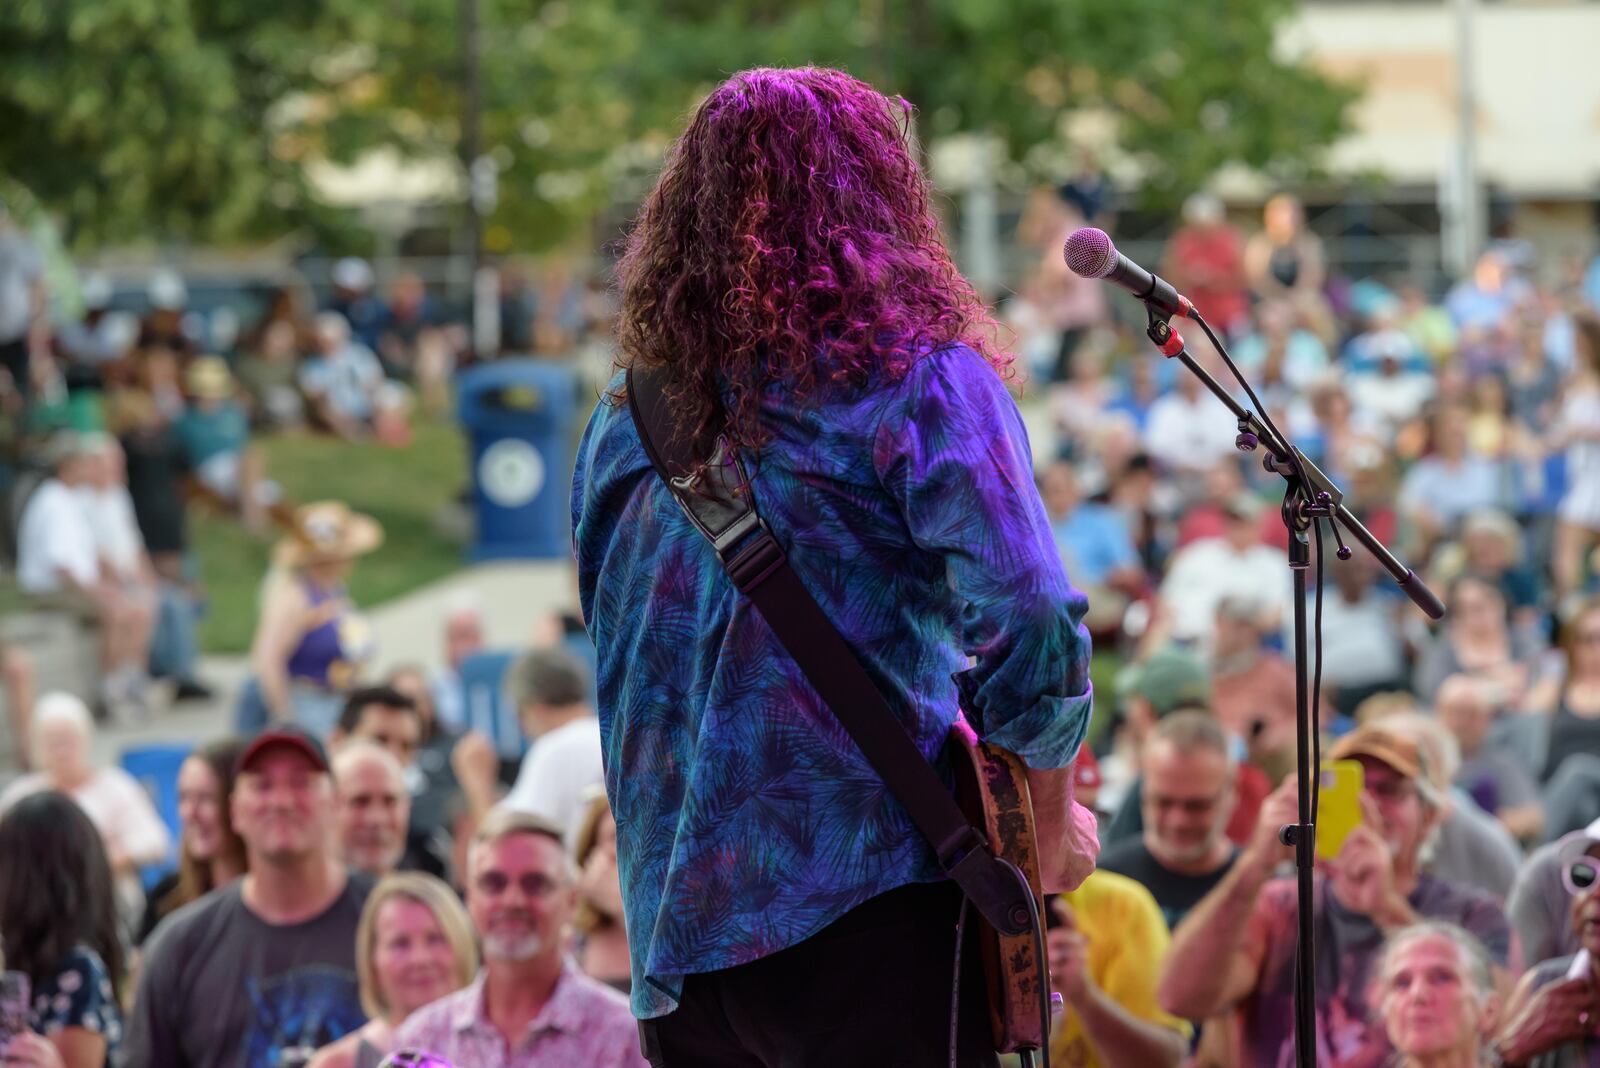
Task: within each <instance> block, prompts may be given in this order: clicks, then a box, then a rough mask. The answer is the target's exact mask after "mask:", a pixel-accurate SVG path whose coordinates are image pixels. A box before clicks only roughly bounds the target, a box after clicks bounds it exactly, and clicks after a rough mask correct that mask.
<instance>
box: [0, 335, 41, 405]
mask: <svg viewBox="0 0 1600 1068" xmlns="http://www.w3.org/2000/svg"><path fill="white" fill-rule="evenodd" d="M0 367H4V368H5V369H6V370H7V371H9V372H11V385H12V387H13V388H14V389H15V390H16V391H17V393H18V394H20V395H21V396H22V399H23V400H24V401H27V400H28V398H29V397H30V396H32V394H33V378H32V376H30V375H29V374H28V336H27V335H26V334H24V335H23V336H22V337H19V338H17V339H16V340H15V341H0Z"/></svg>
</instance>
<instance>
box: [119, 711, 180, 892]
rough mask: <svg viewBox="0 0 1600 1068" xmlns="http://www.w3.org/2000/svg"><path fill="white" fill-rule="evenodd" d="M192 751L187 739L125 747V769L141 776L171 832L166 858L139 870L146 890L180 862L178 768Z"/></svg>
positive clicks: (123, 758) (123, 762)
mask: <svg viewBox="0 0 1600 1068" xmlns="http://www.w3.org/2000/svg"><path fill="white" fill-rule="evenodd" d="M193 752H194V745H193V744H192V743H186V742H176V743H172V744H163V745H140V746H135V747H133V748H131V749H124V750H123V751H122V761H121V763H122V770H123V771H126V772H127V773H128V774H129V775H132V776H133V777H134V778H135V779H138V780H139V785H141V786H143V787H144V788H145V792H146V793H148V794H149V795H150V800H151V801H153V802H155V806H156V811H157V812H159V813H160V814H161V822H163V823H165V824H166V825H167V830H168V832H169V833H170V834H171V836H172V845H171V846H170V847H169V848H168V850H167V857H166V859H165V860H163V861H160V862H159V863H156V864H150V865H147V866H146V867H145V868H144V869H143V870H142V871H140V872H139V878H140V880H141V881H142V882H143V883H144V888H145V892H146V893H148V892H149V890H150V888H151V887H153V886H155V885H156V883H158V882H160V881H161V879H162V877H163V876H165V875H166V874H167V873H168V872H170V871H172V870H173V869H174V868H176V867H177V866H178V848H179V837H180V835H181V834H182V829H181V827H180V824H179V820H178V769H179V768H181V767H183V762H184V761H185V760H187V759H188V758H189V754H190V753H193Z"/></svg>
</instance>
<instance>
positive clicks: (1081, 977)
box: [1044, 898, 1094, 1006]
mask: <svg viewBox="0 0 1600 1068" xmlns="http://www.w3.org/2000/svg"><path fill="white" fill-rule="evenodd" d="M1046 907H1047V908H1048V909H1050V911H1051V913H1052V915H1053V917H1054V919H1055V921H1056V922H1054V923H1052V924H1051V925H1050V926H1049V929H1048V930H1046V931H1045V936H1044V937H1045V953H1046V956H1047V958H1048V960H1049V964H1050V985H1051V986H1052V987H1053V988H1054V989H1055V990H1056V991H1057V992H1058V993H1060V995H1061V998H1062V1000H1063V1001H1065V1002H1066V1003H1067V1004H1068V1005H1072V1006H1078V1005H1082V1004H1083V1001H1084V998H1086V997H1087V996H1088V993H1089V989H1090V988H1091V987H1092V986H1093V985H1094V980H1093V979H1091V978H1090V977H1089V940H1088V939H1087V938H1085V937H1084V936H1083V934H1082V933H1080V932H1079V930H1078V925H1077V922H1076V921H1075V920H1074V919H1073V916H1072V910H1071V909H1070V908H1068V907H1067V905H1066V903H1065V902H1063V901H1061V900H1060V899H1059V898H1052V899H1051V900H1050V901H1049V902H1048V903H1047V905H1046Z"/></svg>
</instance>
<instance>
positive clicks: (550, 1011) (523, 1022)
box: [395, 810, 646, 1068]
mask: <svg viewBox="0 0 1600 1068" xmlns="http://www.w3.org/2000/svg"><path fill="white" fill-rule="evenodd" d="M466 875H467V878H466V887H467V911H468V912H469V913H470V915H471V916H472V923H473V926H474V927H475V928H476V929H477V932H478V938H479V942H480V945H481V946H482V949H483V963H484V968H483V971H481V972H480V973H479V974H478V977H477V979H476V980H475V981H474V982H473V983H472V984H471V985H470V986H468V987H467V988H466V989H464V990H461V991H459V992H457V993H454V994H451V995H449V996H447V997H445V998H443V999H441V1000H439V1001H436V1002H434V1003H433V1004H432V1005H429V1006H428V1007H426V1008H423V1009H420V1010H418V1011H416V1012H414V1013H412V1015H411V1017H410V1018H409V1019H407V1020H406V1022H405V1023H404V1024H402V1025H401V1026H400V1028H399V1030H398V1032H396V1035H395V1041H396V1044H397V1045H399V1046H413V1047H417V1048H420V1049H426V1050H432V1051H435V1052H437V1053H439V1054H442V1055H443V1056H445V1057H448V1058H449V1059H450V1060H451V1061H453V1062H455V1063H457V1064H463V1065H466V1064H482V1065H488V1064H493V1065H500V1066H503V1068H556V1066H558V1065H562V1066H564V1065H577V1064H582V1065H591V1066H593V1068H624V1066H625V1068H645V1065H646V1062H645V1059H644V1057H643V1056H642V1055H641V1054H640V1051H639V1029H638V1025H637V1023H636V1022H635V1021H634V1018H633V1015H632V1013H630V1012H629V1011H628V1000H627V998H625V997H623V996H622V995H621V994H620V993H618V992H617V991H616V990H613V989H611V988H610V987H608V986H606V985H605V984H603V983H600V982H597V981H596V980H594V979H591V978H589V977H588V976H586V975H584V974H583V972H582V971H580V970H579V969H578V967H577V965H576V964H574V963H573V962H572V960H571V958H570V957H569V956H568V955H567V951H566V940H565V938H564V937H563V934H562V932H563V931H564V930H565V929H566V928H567V926H568V925H569V924H570V923H571V922H572V918H573V914H574V912H575V910H576V909H577V888H576V872H575V871H574V870H573V864H572V859H571V857H570V856H569V855H568V854H567V852H566V849H565V847H564V845H563V844H562V836H561V834H560V832H559V831H557V830H555V829H554V828H552V827H550V826H549V825H548V824H546V823H544V822H542V821H541V820H539V819H537V818H535V817H533V816H530V815H527V814H526V813H522V812H517V811H514V810H504V811H500V812H496V813H494V814H493V815H491V816H490V817H489V819H488V820H486V821H485V822H484V823H483V824H482V825H481V826H480V827H479V828H478V830H477V832H476V834H475V835H474V837H473V840H472V846H471V849H470V851H469V852H468V855H467V868H466ZM555 1019H560V1020H562V1021H563V1026H561V1027H552V1026H538V1024H539V1023H540V1022H541V1021H547V1020H555Z"/></svg>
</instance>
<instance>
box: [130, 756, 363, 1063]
mask: <svg viewBox="0 0 1600 1068" xmlns="http://www.w3.org/2000/svg"><path fill="white" fill-rule="evenodd" d="M237 767H238V773H237V785H236V787H235V792H234V797H233V807H232V812H233V824H234V827H235V829H237V830H238V832H239V836H240V837H241V838H243V839H244V844H245V853H246V855H247V857H248V859H249V872H248V874H246V875H245V876H244V877H243V878H241V879H240V880H238V881H237V882H234V883H232V884H230V885H228V886H225V887H223V888H221V889H219V890H216V891H214V892H213V893H211V894H208V895H206V896H205V897H203V898H201V899H200V900H199V901H195V902H193V903H191V904H189V905H186V906H185V907H183V908H182V909H180V910H178V911H177V912H175V913H173V914H172V915H171V916H169V917H168V918H167V919H166V920H164V921H162V923H161V925H160V926H159V927H157V928H156V932H155V934H154V936H153V937H152V939H151V941H150V944H149V946H148V949H147V952H146V955H145V963H144V969H143V972H142V974H141V975H140V978H139V989H138V991H137V993H136V995H135V998H134V1006H133V1013H132V1016H131V1017H130V1019H129V1021H128V1029H127V1036H126V1040H125V1041H124V1044H123V1050H124V1055H125V1058H126V1065H127V1068H191V1066H192V1068H279V1066H281V1065H285V1064H290V1063H300V1062H299V1061H296V1060H295V1059H294V1058H295V1056H296V1055H297V1054H300V1055H303V1056H304V1057H306V1058H309V1056H310V1053H311V1051H312V1050H315V1049H317V1048H318V1047H320V1046H325V1045H327V1044H328V1043H330V1042H333V1041H335V1040H336V1039H339V1038H342V1037H343V1036H344V1035H346V1034H348V1033H350V1032H351V1031H354V1030H356V1029H357V1028H359V1027H360V1026H361V1025H362V1024H363V1023H364V1022H365V1020H366V1015H365V1013H364V1012H363V1011H362V1009H361V1001H360V997H359V994H358V991H357V984H356V962H355V941H356V926H357V924H358V923H359V921H360V918H361V909H362V906H363V905H364V904H365V902H366V898H367V894H368V892H369V891H370V890H371V888H372V883H371V880H370V879H368V878H367V877H365V876H360V875H350V874H347V873H346V872H345V870H344V868H343V866H342V865H341V864H340V862H339V860H338V859H337V857H336V856H335V853H334V850H333V848H332V843H333V833H332V828H333V819H334V802H333V785H332V782H331V780H330V776H329V774H328V760H327V755H326V754H325V753H324V752H323V749H322V745H321V743H320V742H318V741H317V740H316V739H315V738H313V737H312V736H311V735H309V734H306V733H305V732H303V731H301V730H300V729H299V728H295V727H276V728H272V727H269V728H268V729H267V730H265V731H263V732H262V733H261V734H260V735H258V736H257V737H256V739H255V741H253V742H252V743H251V744H250V746H249V747H248V748H246V749H245V751H244V753H243V754H242V755H241V756H240V758H239V761H238V765H237Z"/></svg>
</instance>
